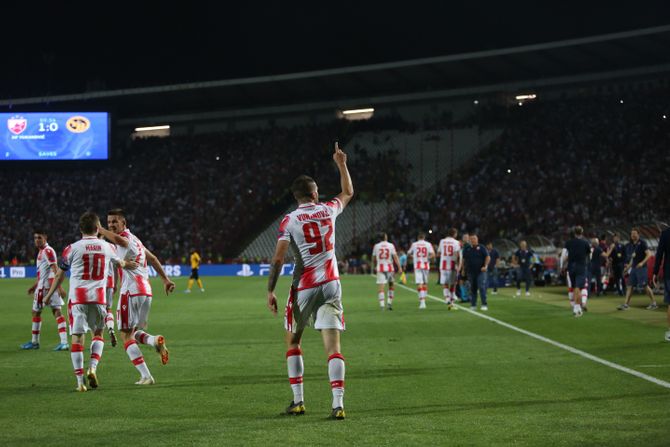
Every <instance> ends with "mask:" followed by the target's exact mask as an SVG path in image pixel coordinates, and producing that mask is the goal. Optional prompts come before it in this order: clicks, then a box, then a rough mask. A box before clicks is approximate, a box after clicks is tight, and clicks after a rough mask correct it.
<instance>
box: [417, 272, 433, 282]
mask: <svg viewBox="0 0 670 447" xmlns="http://www.w3.org/2000/svg"><path fill="white" fill-rule="evenodd" d="M429 273H430V271H429V270H414V283H415V284H428V274H429Z"/></svg>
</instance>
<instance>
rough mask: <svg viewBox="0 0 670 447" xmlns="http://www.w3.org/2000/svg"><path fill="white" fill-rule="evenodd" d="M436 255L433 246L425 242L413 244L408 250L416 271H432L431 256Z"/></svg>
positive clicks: (420, 241)
mask: <svg viewBox="0 0 670 447" xmlns="http://www.w3.org/2000/svg"><path fill="white" fill-rule="evenodd" d="M431 254H432V255H434V254H435V250H434V249H433V244H431V243H430V242H427V241H425V240H423V239H422V240H419V241H416V242H413V243H412V246H411V247H409V250H407V256H412V260H413V263H414V270H430V255H431Z"/></svg>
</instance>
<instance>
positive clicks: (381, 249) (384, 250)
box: [372, 241, 396, 273]
mask: <svg viewBox="0 0 670 447" xmlns="http://www.w3.org/2000/svg"><path fill="white" fill-rule="evenodd" d="M395 254H396V251H395V245H393V244H392V243H390V242H388V241H381V242H377V243H376V244H375V246H374V247H373V248H372V256H373V257H376V258H377V273H385V272H395V265H394V263H393V255H395Z"/></svg>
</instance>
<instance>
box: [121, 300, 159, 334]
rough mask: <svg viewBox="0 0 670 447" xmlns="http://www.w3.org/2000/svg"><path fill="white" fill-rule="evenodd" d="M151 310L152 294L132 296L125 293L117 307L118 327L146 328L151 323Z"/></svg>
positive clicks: (130, 328)
mask: <svg viewBox="0 0 670 447" xmlns="http://www.w3.org/2000/svg"><path fill="white" fill-rule="evenodd" d="M150 310H151V297H150V296H145V295H137V296H130V293H124V294H123V295H121V297H120V298H119V304H118V306H117V308H116V327H118V328H119V329H121V330H125V329H127V330H133V329H137V328H139V329H144V328H146V327H147V324H148V323H149V311H150Z"/></svg>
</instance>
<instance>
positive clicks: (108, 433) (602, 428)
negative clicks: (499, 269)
mask: <svg viewBox="0 0 670 447" xmlns="http://www.w3.org/2000/svg"><path fill="white" fill-rule="evenodd" d="M203 280H204V283H205V287H206V292H205V293H201V292H200V291H199V290H197V289H196V290H194V292H193V293H191V294H190V295H187V294H184V293H182V292H181V291H182V290H183V289H184V288H185V286H186V279H179V280H177V290H178V292H177V293H175V294H174V295H171V296H169V297H165V296H164V295H162V294H161V295H157V297H156V298H155V299H154V303H153V309H152V313H151V319H150V325H149V329H150V331H149V332H151V333H152V334H163V335H165V336H166V338H167V345H168V347H169V348H170V354H171V355H170V363H169V364H168V365H167V366H162V365H160V361H159V357H158V355H157V354H156V353H155V352H153V351H152V350H151V349H149V348H148V347H146V346H144V347H143V352H144V355H145V358H146V359H147V363H148V365H149V367H150V368H151V372H152V374H153V375H154V377H155V378H156V381H157V384H156V385H155V386H150V387H138V386H135V385H134V384H133V382H134V381H135V380H137V378H138V374H137V373H136V371H135V368H134V367H133V366H132V364H131V363H130V362H129V360H128V358H127V356H126V354H125V352H124V351H123V348H122V347H121V346H117V347H116V348H112V347H111V346H110V345H109V344H107V343H106V345H105V351H104V354H103V357H102V361H101V363H100V366H99V368H98V377H99V380H100V387H99V388H98V389H97V390H92V391H89V392H87V393H76V392H74V391H73V390H74V387H75V379H74V376H73V373H72V365H71V362H70V354H69V352H52V351H51V349H52V348H53V346H55V344H56V343H57V340H58V338H57V334H56V325H55V321H54V319H53V317H52V316H51V315H50V312H44V313H43V325H42V340H41V343H42V348H41V349H40V350H37V351H20V350H19V349H18V348H19V345H20V344H21V343H23V342H26V341H28V340H29V339H30V306H31V298H30V297H28V296H27V295H26V293H25V290H26V289H27V288H28V286H29V282H28V281H27V280H2V281H0V290H1V294H0V296H1V298H0V299H1V300H2V305H3V309H4V315H3V321H2V325H1V326H0V336H1V340H2V344H1V345H0V358H1V359H2V361H1V363H0V365H1V367H0V443H1V444H2V445H7V446H15V445H68V446H70V445H73V444H74V443H75V439H79V440H92V439H96V440H99V442H100V443H101V445H106V446H109V445H125V446H128V445H264V446H267V445H276V444H282V445H299V444H300V445H334V444H335V445H341V444H347V445H394V446H396V445H500V444H507V445H509V444H514V445H540V444H542V445H578V444H579V445H632V444H634V443H636V444H638V445H645V446H650V445H667V444H668V439H669V438H668V436H669V435H670V427H669V425H668V422H667V415H668V410H670V390H669V389H666V388H663V387H661V386H658V385H655V384H653V383H650V382H647V381H645V380H642V379H640V378H637V377H634V376H631V375H629V374H625V373H623V372H620V371H616V370H614V369H611V368H608V367H606V366H603V365H600V364H596V363H594V362H592V361H590V360H587V359H584V358H581V357H579V356H577V355H574V354H572V353H569V352H566V351H564V350H561V349H558V348H556V347H553V346H551V345H548V344H545V343H542V342H540V341H537V340H534V339H532V338H530V337H528V336H525V335H523V334H519V333H516V332H514V331H511V330H509V329H507V328H504V327H501V326H500V325H497V324H494V323H491V322H488V321H485V320H483V319H480V318H477V317H475V316H473V315H470V314H468V313H467V312H464V311H462V310H461V311H451V312H450V311H448V310H447V309H446V306H444V305H443V304H441V303H438V302H436V301H433V300H429V301H428V303H427V304H428V308H427V309H426V310H423V311H419V310H418V301H417V298H416V293H415V292H410V291H408V290H405V289H399V290H397V291H396V300H395V302H394V310H393V311H392V312H388V311H384V312H382V311H380V310H379V307H378V304H377V296H376V290H375V288H376V286H375V284H374V279H373V278H371V277H368V276H354V277H352V276H348V277H345V278H344V279H343V281H342V282H343V293H344V306H345V315H346V321H347V328H348V330H347V331H346V332H345V334H344V336H343V354H344V356H345V358H346V362H347V375H346V394H345V407H346V410H347V420H345V421H329V420H327V419H326V417H327V415H328V414H329V412H330V404H331V393H330V387H329V383H328V378H327V370H326V356H325V354H324V352H323V347H322V344H321V339H320V335H319V334H318V333H317V332H315V331H313V330H311V329H310V330H307V331H306V333H305V337H304V340H303V351H304V356H305V357H304V358H305V395H306V406H307V414H306V415H305V416H302V417H284V416H279V413H280V412H281V411H282V410H283V408H284V407H285V406H286V405H287V404H288V403H289V401H290V400H291V397H292V394H291V392H290V387H289V384H288V380H287V377H286V364H285V356H284V354H285V347H284V343H283V328H282V318H281V317H279V316H278V317H273V316H272V315H271V314H270V313H269V312H268V311H267V309H266V304H265V303H266V300H265V279H261V278H203ZM154 287H155V289H157V290H159V288H160V286H159V284H158V282H154ZM287 287H288V280H287V279H286V278H282V279H281V280H280V283H279V287H278V290H279V291H281V293H280V294H279V295H280V296H282V298H280V300H281V301H283V296H284V295H285V293H284V292H285V291H286V289H287ZM429 292H430V293H431V294H433V295H439V294H440V290H439V289H438V288H437V286H435V285H434V283H433V284H431V285H430V291H429ZM513 292H514V290H513V289H503V290H502V291H501V293H500V294H499V295H498V296H491V297H490V300H489V306H490V310H489V312H488V314H489V315H491V316H493V317H495V318H498V319H500V320H503V321H506V322H508V323H511V324H514V325H516V326H519V327H521V328H524V329H526V330H529V331H533V332H536V333H538V334H541V335H544V336H546V337H549V338H551V339H554V340H556V341H559V342H562V343H565V344H568V345H570V346H573V347H576V348H579V349H582V350H584V351H586V352H589V353H591V354H593V355H596V356H599V357H602V358H604V359H607V360H610V361H612V362H616V363H619V364H621V365H624V366H627V367H630V368H633V369H636V370H638V371H641V372H644V373H647V374H650V375H652V376H654V377H657V378H659V379H662V380H665V381H670V344H668V343H666V342H664V341H663V332H664V331H665V323H664V322H665V308H663V309H662V310H658V311H647V310H643V305H646V304H647V301H646V299H645V298H644V297H641V296H640V297H636V298H634V302H633V303H634V305H635V306H636V307H635V308H633V309H631V310H630V311H628V312H617V311H616V310H615V307H616V305H617V304H618V303H620V302H621V299H619V298H618V297H616V298H615V297H604V298H594V299H592V300H591V301H590V311H589V312H588V313H587V314H586V315H585V316H584V317H583V318H581V319H576V318H573V317H572V315H571V312H570V310H569V308H568V304H567V299H566V298H565V296H564V291H563V289H539V288H538V289H534V290H533V296H532V297H531V298H530V299H529V298H526V297H521V298H514V297H512V295H513ZM540 294H542V296H540ZM282 307H283V306H282ZM89 343H90V336H87V343H86V346H87V351H86V352H85V359H86V364H88V356H89V352H88V346H89Z"/></svg>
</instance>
